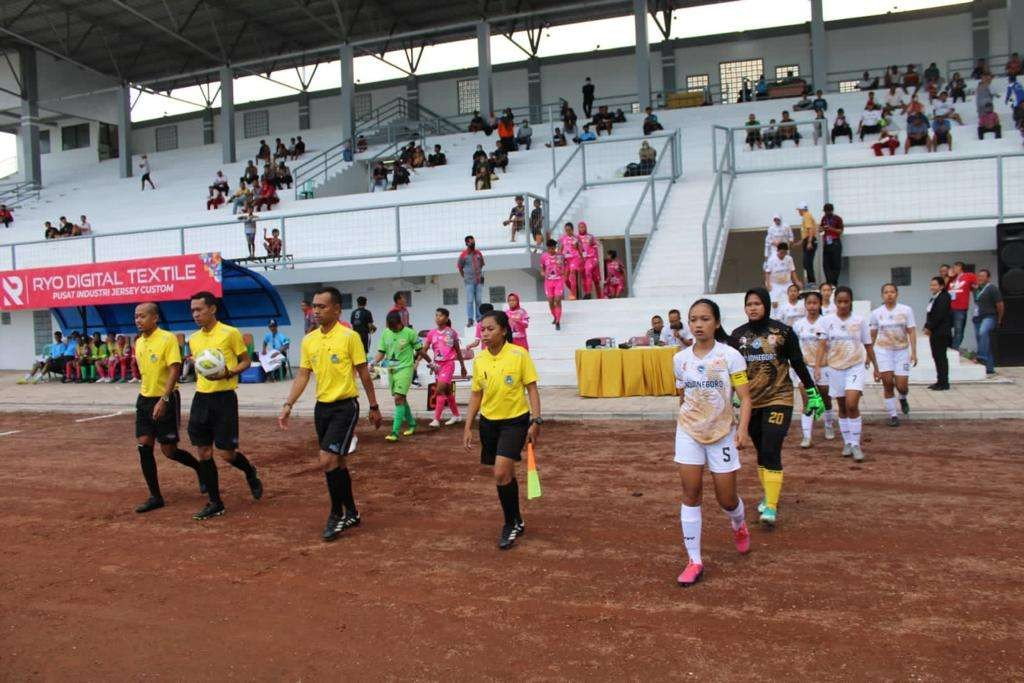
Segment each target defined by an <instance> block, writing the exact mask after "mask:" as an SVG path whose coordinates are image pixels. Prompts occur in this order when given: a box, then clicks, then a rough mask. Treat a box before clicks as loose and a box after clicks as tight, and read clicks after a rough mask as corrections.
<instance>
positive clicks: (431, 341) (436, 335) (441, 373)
mask: <svg viewBox="0 0 1024 683" xmlns="http://www.w3.org/2000/svg"><path fill="white" fill-rule="evenodd" d="M434 322H435V323H436V324H437V327H435V328H434V329H432V330H431V331H430V332H428V333H427V344H426V349H425V350H424V352H423V354H424V355H426V354H427V351H433V352H434V363H433V365H434V370H435V373H436V374H437V386H436V387H435V392H434V419H433V421H432V422H431V423H430V426H431V427H435V428H436V427H440V426H441V415H442V414H443V413H444V406H445V404H448V407H449V408H450V409H451V411H452V419H450V420H448V421H447V422H445V424H446V425H448V426H449V427H450V426H451V425H453V424H457V423H458V422H459V420H460V419H462V418H460V417H459V406H457V405H455V391H454V387H453V385H452V377H454V376H455V360H456V359H458V361H459V370H460V375H459V376H460V377H465V376H466V362H465V361H464V360H462V350H461V349H460V348H459V333H458V332H456V331H455V330H453V329H452V319H451V314H450V313H449V312H448V309H447V308H439V309H437V311H436V312H435V313H434Z"/></svg>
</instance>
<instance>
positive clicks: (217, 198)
mask: <svg viewBox="0 0 1024 683" xmlns="http://www.w3.org/2000/svg"><path fill="white" fill-rule="evenodd" d="M223 205H224V195H222V194H221V193H220V192H218V191H217V190H215V189H213V188H212V187H211V188H210V196H209V197H207V198H206V210H207V211H210V210H211V209H219V208H220V207H221V206H223Z"/></svg>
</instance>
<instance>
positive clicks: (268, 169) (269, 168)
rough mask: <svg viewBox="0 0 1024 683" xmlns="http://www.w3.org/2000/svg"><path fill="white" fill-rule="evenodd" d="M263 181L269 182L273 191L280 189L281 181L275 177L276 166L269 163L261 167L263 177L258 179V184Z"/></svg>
mask: <svg viewBox="0 0 1024 683" xmlns="http://www.w3.org/2000/svg"><path fill="white" fill-rule="evenodd" d="M263 181H267V182H269V183H270V184H271V185H273V186H274V188H275V189H278V190H279V189H281V181H280V179H278V177H277V166H276V165H275V164H273V163H270V164H266V165H265V166H264V167H263V177H261V178H260V183H262V182H263Z"/></svg>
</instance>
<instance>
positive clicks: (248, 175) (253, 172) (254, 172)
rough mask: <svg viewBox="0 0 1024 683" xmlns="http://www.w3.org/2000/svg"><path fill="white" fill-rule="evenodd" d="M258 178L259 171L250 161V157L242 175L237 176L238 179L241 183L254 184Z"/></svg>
mask: <svg viewBox="0 0 1024 683" xmlns="http://www.w3.org/2000/svg"><path fill="white" fill-rule="evenodd" d="M259 179H260V171H259V169H258V168H256V164H254V163H253V162H252V159H250V160H249V163H248V164H247V165H246V167H245V172H244V173H242V177H241V178H239V180H241V181H242V182H243V183H248V184H249V185H256V183H257V182H258V181H259Z"/></svg>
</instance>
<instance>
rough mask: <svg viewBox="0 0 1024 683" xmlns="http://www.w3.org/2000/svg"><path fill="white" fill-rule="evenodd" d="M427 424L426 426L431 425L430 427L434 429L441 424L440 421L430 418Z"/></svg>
mask: <svg viewBox="0 0 1024 683" xmlns="http://www.w3.org/2000/svg"><path fill="white" fill-rule="evenodd" d="M427 426H428V427H432V428H434V429H437V428H438V427H440V426H441V423H440V422H438V421H437V420H431V421H430V424H429V425H427Z"/></svg>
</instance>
